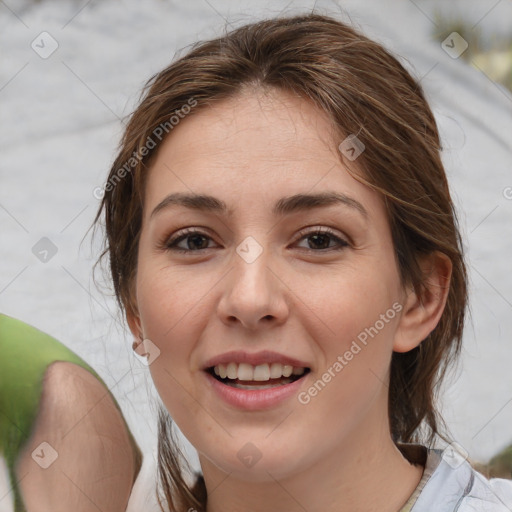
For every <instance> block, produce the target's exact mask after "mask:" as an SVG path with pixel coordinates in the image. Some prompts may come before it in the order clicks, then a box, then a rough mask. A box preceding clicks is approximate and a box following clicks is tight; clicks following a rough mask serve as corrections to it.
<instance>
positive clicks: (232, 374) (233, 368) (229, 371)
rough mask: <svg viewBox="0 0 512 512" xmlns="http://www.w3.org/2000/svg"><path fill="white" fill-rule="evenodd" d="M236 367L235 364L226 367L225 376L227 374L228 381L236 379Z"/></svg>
mask: <svg viewBox="0 0 512 512" xmlns="http://www.w3.org/2000/svg"><path fill="white" fill-rule="evenodd" d="M237 366H238V365H237V364H236V363H229V364H228V367H227V370H226V371H227V374H228V379H236V378H237V370H238V367H237Z"/></svg>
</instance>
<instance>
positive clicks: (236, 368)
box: [213, 363, 306, 382]
mask: <svg viewBox="0 0 512 512" xmlns="http://www.w3.org/2000/svg"><path fill="white" fill-rule="evenodd" d="M213 371H214V373H215V375H218V376H219V377H220V378H222V379H225V378H226V377H227V378H228V379H232V380H236V379H238V380H241V381H259V382H263V381H267V380H270V379H280V378H281V377H285V378H287V377H290V376H291V375H297V376H299V375H303V374H304V372H305V371H306V369H305V368H301V367H296V366H291V365H288V364H284V365H283V364H281V363H271V364H268V363H264V364H259V365H257V366H253V365H251V364H247V363H240V364H237V363H229V364H219V365H217V366H214V368H213Z"/></svg>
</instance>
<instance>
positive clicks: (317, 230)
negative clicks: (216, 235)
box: [158, 225, 352, 254]
mask: <svg viewBox="0 0 512 512" xmlns="http://www.w3.org/2000/svg"><path fill="white" fill-rule="evenodd" d="M209 231H210V230H209V229H208V228H206V227H203V226H193V227H188V228H183V229H181V230H178V231H177V232H176V233H174V234H173V235H172V237H170V236H168V235H166V236H164V238H163V239H162V240H161V241H160V242H159V243H158V248H159V249H161V250H164V251H173V252H177V253H182V254H192V253H201V252H203V251H206V250H208V249H212V247H206V248H204V249H198V250H195V251H194V250H192V249H180V248H178V247H177V246H176V244H178V243H180V242H181V241H182V240H185V239H186V238H187V236H189V235H197V236H205V237H206V238H208V239H210V240H213V237H212V236H211V234H209ZM316 234H321V235H324V234H325V235H329V236H330V237H331V239H333V240H334V241H335V242H336V243H337V247H333V248H328V249H319V250H315V249H307V248H302V250H304V251H307V252H311V253H319V254H321V253H327V252H331V251H335V250H341V249H343V248H345V247H349V246H351V245H352V240H351V239H350V237H348V236H346V235H345V234H343V233H340V232H338V231H337V230H335V229H333V228H330V227H327V226H319V225H317V226H307V227H305V228H302V229H301V230H300V231H299V233H298V234H297V236H296V237H295V240H294V241H293V243H292V244H296V243H297V242H299V241H301V240H302V239H303V238H306V237H307V236H308V235H309V236H311V235H316Z"/></svg>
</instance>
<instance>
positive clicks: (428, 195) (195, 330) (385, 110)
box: [96, 14, 512, 512]
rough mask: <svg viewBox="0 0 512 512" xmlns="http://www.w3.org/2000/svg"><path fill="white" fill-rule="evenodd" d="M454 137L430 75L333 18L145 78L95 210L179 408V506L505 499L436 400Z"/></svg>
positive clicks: (455, 259)
mask: <svg viewBox="0 0 512 512" xmlns="http://www.w3.org/2000/svg"><path fill="white" fill-rule="evenodd" d="M440 149H441V148H440V141H439V135H438V132H437V127H436V123H435V120H434V117H433V115H432V112H431V111H430V108H429V107H428V104H427V103H426V101H425V98H424V96H423V93H422V90H421V87H420V85H419V84H418V83H417V82H416V81H415V80H414V79H413V78H412V77H411V76H410V75H409V73H408V72H407V71H406V70H405V69H404V68H403V67H402V66H401V64H400V63H399V62H398V61H397V60H396V59H395V58H394V57H392V56H391V55H390V54H389V53H388V52H387V51H386V50H384V49H383V48H382V47H381V46H380V45H379V44H377V43H375V42H373V41H371V40H369V39H367V38H366V37H364V36H362V35H361V34H359V33H357V32H355V31H354V30H353V29H352V28H350V27H348V26H346V25H345V24H343V23H340V22H339V21H337V20H335V19H332V18H329V17H326V16H321V15H318V14H311V15H304V16H296V17H292V18H279V19H273V20H267V21H262V22H258V23H254V24H251V25H247V26H244V27H242V28H239V29H237V30H235V31H233V32H230V33H228V34H226V35H225V36H223V37H221V38H219V39H215V40H212V41H206V42H203V43H200V44H197V45H195V47H194V48H193V49H192V50H191V51H190V52H189V53H188V54H187V55H185V56H184V57H182V58H180V59H179V60H177V61H176V62H174V63H173V64H171V65H170V66H169V67H168V68H167V69H165V70H163V71H162V72H160V73H158V74H157V75H155V76H154V77H153V79H152V80H151V81H150V82H149V84H148V88H147V91H146V95H145V97H144V98H143V100H142V102H141V104H140V105H139V106H138V108H137V109H136V110H135V112H134V114H133V115H132V117H131V119H130V122H129V123H128V125H127V127H126V131H125V134H124V137H123V140H122V144H121V147H120V150H119V154H118V156H117V158H116V159H115V162H114V164H113V166H112V168H111V171H110V175H109V177H108V179H107V181H106V183H105V185H104V197H103V199H102V203H101V206H100V209H99V211H98V215H97V218H96V221H98V222H99V221H100V220H101V219H102V218H103V216H104V221H105V227H106V242H105V251H104V255H108V257H109V259H110V269H111V274H112V279H113V283H114V289H115V292H116V296H117V298H118V301H119V304H120V307H121V308H122V309H123V311H124V312H125V315H126V319H127V323H128V325H129V327H130V329H131V331H132V333H133V334H134V337H135V339H136V341H135V343H134V349H135V350H137V351H138V352H139V353H141V354H145V355H146V356H147V358H148V364H149V369H150V372H151V375H152V378H153V380H154V383H155V385H156V388H157V390H158V392H159V394H160V397H161V399H162V403H163V405H164V406H165V409H162V411H161V415H160V425H159V427H160V432H159V461H158V464H159V467H158V469H159V475H160V484H161V487H162V493H161V507H162V510H166V509H169V510H179V511H191V510H207V511H208V512H217V511H220V510H223V511H234V510H251V511H260V510H287V511H292V512H293V511H299V510H308V511H319V510H322V511H331V510H332V511H334V510H336V511H337V512H340V511H349V510H350V511H353V510H361V511H363V510H364V511H373V510H379V511H381V512H382V511H384V512H386V511H389V512H391V511H393V512H394V511H397V510H400V511H401V512H406V511H410V510H412V511H413V512H422V511H427V510H428V511H432V510H436V511H443V512H444V511H454V510H458V511H460V512H465V511H469V510H496V511H504V510H510V507H511V506H512V505H511V504H510V503H509V502H507V500H510V499H511V494H512V490H511V486H510V483H509V482H507V481H505V480H501V479H494V480H491V481H488V480H486V479H484V478H483V477H482V476H481V475H479V474H478V473H477V472H476V471H475V470H473V469H472V467H471V466H470V465H469V463H468V462H467V461H466V460H465V457H464V453H460V447H458V445H456V444H452V443H450V441H449V439H448V438H447V436H445V435H444V429H443V424H442V420H441V418H440V417H439V414H438V411H437V409H436V403H435V395H436V391H437V388H438V385H439V382H440V381H441V379H442V377H443V375H444V372H445V371H446V369H447V368H448V367H449V366H450V365H451V364H452V363H453V361H454V360H455V357H456V356H457V354H458V352H459V350H460V343H461V337H462V330H463V323H464V312H465V307H466V294H467V285H466V279H467V277H466V270H465V265H464V258H463V254H462V246H461V241H460V236H459V233H458V229H457V222H456V216H455V212H454V209H453V204H452V201H451V198H450V193H449V189H448V184H447V180H446V176H445V172H444V169H443V165H442V162H441V158H440ZM169 415H170V416H171V417H172V419H173V420H174V421H175V423H176V424H177V426H178V427H179V428H180V429H181V431H182V432H183V433H184V435H185V436H186V437H187V438H188V439H189V440H190V442H191V443H192V444H193V445H194V447H195V448H196V449H197V451H198V455H199V461H200V463H201V470H202V475H197V477H196V478H192V479H191V478H190V477H191V475H190V474H187V468H186V467H182V464H181V457H180V454H179V452H178V450H177V447H176V446H175V444H174V443H175V442H174V440H173V438H172V436H171V432H170V425H171V422H170V419H169ZM439 437H441V438H444V440H445V441H446V443H445V444H447V445H448V447H447V449H446V450H444V451H443V450H440V449H434V448H433V446H434V445H433V443H434V441H436V440H437V439H438V438H439ZM507 493H508V495H507ZM132 498H133V499H134V500H135V499H136V497H134V495H133V494H132ZM130 503H131V504H133V501H131V502H130Z"/></svg>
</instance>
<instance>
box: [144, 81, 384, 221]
mask: <svg viewBox="0 0 512 512" xmlns="http://www.w3.org/2000/svg"><path fill="white" fill-rule="evenodd" d="M337 138H339V136H336V132H335V130H334V128H333V125H332V123H331V121H330V119H329V117H328V115H327V114H326V113H325V112H323V111H322V110H320V109H319V108H317V107H316V106H315V105H314V104H313V103H312V102H311V101H307V100H305V99H303V98H301V97H298V96H296V95H293V94H291V93H287V92H282V91H276V90H273V91H267V92H262V91H245V92H244V93H241V94H239V95H237V96H236V97H234V98H229V99H224V100H222V101H219V102H215V103H213V104H212V105H210V106H207V107H201V108H200V109H199V110H197V111H192V113H191V114H190V115H188V116H187V117H186V118H184V119H183V120H181V121H180V123H179V125H177V126H176V127H175V128H174V129H173V131H172V132H171V133H170V135H169V136H168V137H167V138H166V139H164V141H163V142H162V143H161V147H159V149H158V154H157V156H156V159H155V160H154V162H153V165H152V167H151V169H150V171H149V177H148V180H147V184H146V198H145V199H146V200H145V203H146V205H147V208H146V212H145V213H146V215H147V214H148V210H150V209H151V208H152V207H154V206H155V204H157V203H158V202H159V201H161V200H162V198H163V197H164V196H165V195H167V194H169V193H170V192H181V193H190V192H193V193H202V194H204V193H208V194H210V195H214V196H217V197H221V198H223V199H224V201H225V202H226V203H227V205H228V207H229V210H230V213H234V211H235V210H236V209H237V207H238V206H239V205H240V206H241V205H242V203H243V204H246V205H247V204H249V203H254V205H255V206H258V205H259V206H261V205H263V204H264V203H265V201H266V200H269V201H271V202H272V205H274V203H275V199H276V198H278V197H283V196H284V195H288V196H289V195H293V194H300V193H306V192H331V191H334V192H336V191H337V192H340V193H343V194H345V193H346V192H350V195H351V196H353V197H354V199H356V200H359V201H361V200H366V201H370V202H371V200H372V196H375V194H376V193H375V192H373V191H371V190H370V189H369V188H368V187H366V186H364V185H362V184H361V183H360V182H358V181H357V180H355V179H354V178H353V177H352V176H350V174H349V173H348V172H347V168H346V166H345V164H344V163H342V160H341V158H340V155H339V152H338V147H337V146H338V144H339V142H341V141H339V142H338V141H337ZM352 170H353V171H355V172H358V171H357V169H356V167H355V165H354V166H352ZM373 200H375V198H374V197H373ZM370 206H371V205H370Z"/></svg>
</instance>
